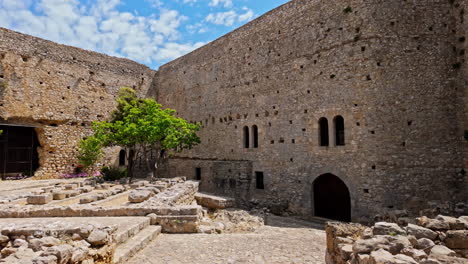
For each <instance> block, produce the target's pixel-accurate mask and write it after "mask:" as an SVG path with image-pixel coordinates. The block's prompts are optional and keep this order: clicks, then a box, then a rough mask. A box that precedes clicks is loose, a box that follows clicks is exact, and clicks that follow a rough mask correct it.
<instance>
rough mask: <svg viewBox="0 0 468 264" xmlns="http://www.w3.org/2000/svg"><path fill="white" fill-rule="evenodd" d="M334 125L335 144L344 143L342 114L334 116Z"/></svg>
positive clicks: (340, 144) (342, 144)
mask: <svg viewBox="0 0 468 264" xmlns="http://www.w3.org/2000/svg"><path fill="white" fill-rule="evenodd" d="M333 123H334V125H335V145H336V146H344V145H345V132H344V118H343V117H342V116H335V119H334V120H333Z"/></svg>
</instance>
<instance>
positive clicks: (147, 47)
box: [0, 0, 203, 65]
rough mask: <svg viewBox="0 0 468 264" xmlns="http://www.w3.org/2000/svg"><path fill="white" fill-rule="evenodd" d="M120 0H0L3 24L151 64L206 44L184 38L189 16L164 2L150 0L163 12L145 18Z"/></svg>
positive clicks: (69, 43)
mask: <svg viewBox="0 0 468 264" xmlns="http://www.w3.org/2000/svg"><path fill="white" fill-rule="evenodd" d="M120 1H121V0H96V1H91V3H92V4H91V5H84V4H82V3H80V2H79V1H78V0H34V1H33V0H21V1H18V0H0V26H2V27H6V28H9V29H13V30H17V31H20V32H23V33H26V34H31V35H34V36H38V37H42V38H45V39H49V40H52V41H56V42H59V43H64V44H67V45H72V46H77V47H81V48H84V49H89V50H95V51H98V52H103V53H106V54H109V55H113V56H120V57H126V58H129V59H132V60H136V61H139V62H141V63H146V64H150V65H151V64H154V65H156V64H158V63H159V62H162V61H167V60H171V59H174V58H177V57H179V56H181V55H183V54H186V53H188V52H190V51H192V50H193V49H195V48H198V47H200V46H201V45H202V44H203V43H200V42H199V43H184V42H183V41H181V40H180V31H179V27H181V25H182V23H183V22H184V21H186V20H187V17H185V16H183V15H181V14H180V13H179V12H178V11H176V10H169V9H164V8H162V7H161V1H159V0H148V2H149V3H150V4H152V6H153V7H157V8H158V9H157V11H158V12H157V14H155V15H151V16H146V17H145V16H139V15H137V14H134V13H129V12H120V11H118V9H117V7H118V6H119V5H120V4H121V2H120ZM185 1H188V2H190V1H189V0H185ZM192 2H193V0H192Z"/></svg>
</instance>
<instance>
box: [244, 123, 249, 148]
mask: <svg viewBox="0 0 468 264" xmlns="http://www.w3.org/2000/svg"><path fill="white" fill-rule="evenodd" d="M243 131H244V148H249V146H250V138H249V127H247V126H245V127H244V129H243Z"/></svg>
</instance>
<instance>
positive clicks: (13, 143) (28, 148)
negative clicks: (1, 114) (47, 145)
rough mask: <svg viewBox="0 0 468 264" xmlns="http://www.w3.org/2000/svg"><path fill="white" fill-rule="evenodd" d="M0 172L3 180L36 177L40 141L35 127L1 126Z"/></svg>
mask: <svg viewBox="0 0 468 264" xmlns="http://www.w3.org/2000/svg"><path fill="white" fill-rule="evenodd" d="M0 130H3V133H2V134H1V135H0V172H1V174H2V178H3V179H4V178H5V177H6V176H16V175H18V174H20V173H21V174H23V175H27V176H32V175H34V172H35V171H36V170H37V168H38V167H39V157H38V154H37V147H38V146H39V141H38V139H37V134H36V131H35V130H34V128H33V127H25V126H6V125H0Z"/></svg>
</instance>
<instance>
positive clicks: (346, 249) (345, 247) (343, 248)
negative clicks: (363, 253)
mask: <svg viewBox="0 0 468 264" xmlns="http://www.w3.org/2000/svg"><path fill="white" fill-rule="evenodd" d="M338 247H339V248H340V254H341V258H342V259H344V260H349V259H351V254H352V253H353V245H350V244H341V245H338Z"/></svg>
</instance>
